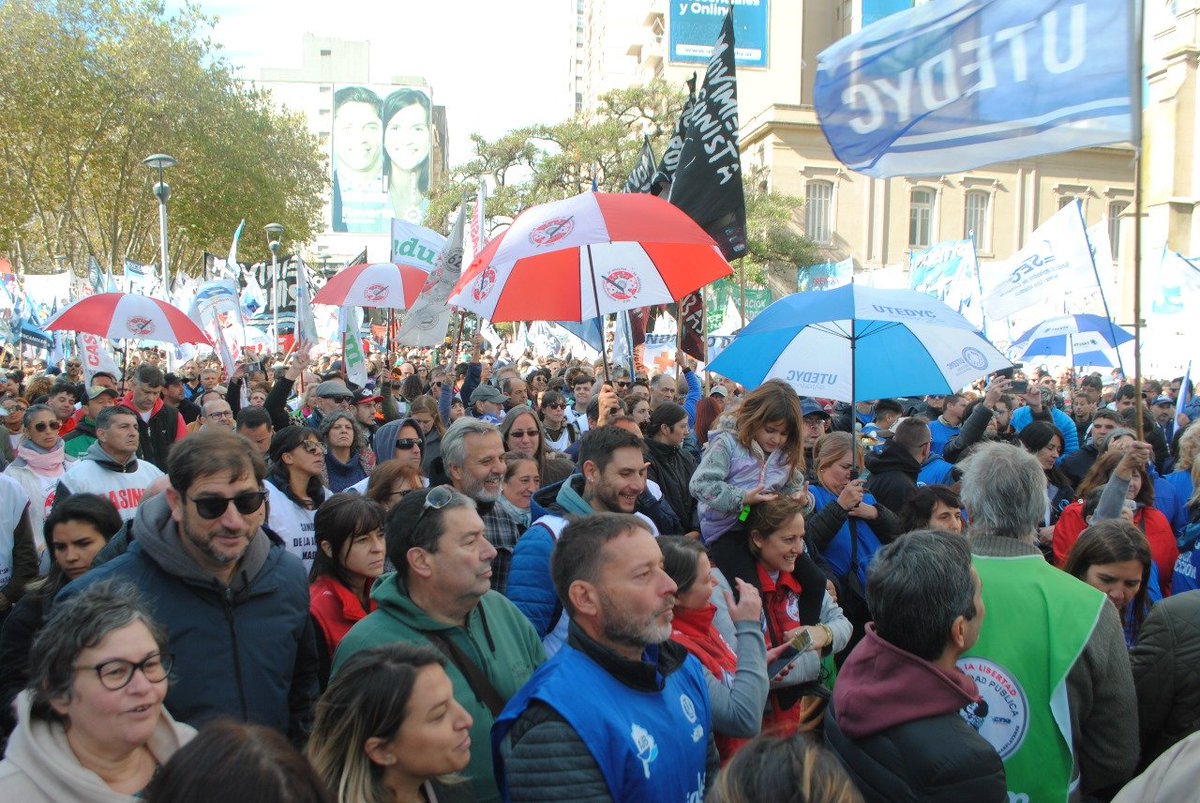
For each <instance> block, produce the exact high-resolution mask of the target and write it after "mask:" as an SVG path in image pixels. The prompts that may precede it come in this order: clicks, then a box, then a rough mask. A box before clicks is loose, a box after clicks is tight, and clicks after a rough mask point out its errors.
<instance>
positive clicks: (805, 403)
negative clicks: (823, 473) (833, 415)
mask: <svg viewBox="0 0 1200 803" xmlns="http://www.w3.org/2000/svg"><path fill="white" fill-rule="evenodd" d="M800 414H801V415H802V416H803V418H804V471H805V473H806V474H808V475H809V476H813V472H815V471H816V466H814V465H813V449H814V448H816V445H817V441H819V440H821V437H822V436H823V435H824V434H825V432H826V431H827V430H826V424H828V422H829V419H830V415H829V413H827V412H825V408H824V407H822V406H821V403H820V402H818V401H817V400H816V399H801V400H800Z"/></svg>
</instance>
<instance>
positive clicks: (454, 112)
mask: <svg viewBox="0 0 1200 803" xmlns="http://www.w3.org/2000/svg"><path fill="white" fill-rule="evenodd" d="M167 5H168V8H170V9H175V8H178V7H180V6H181V5H182V3H181V2H180V0H169V1H168V3H167ZM574 5H575V3H574V0H520V2H511V1H510V2H497V0H435V2H427V1H425V0H422V1H421V2H418V1H417V0H393V2H392V3H381V2H379V1H378V0H332V2H331V1H330V0H321V2H317V1H316V0H252V1H251V2H246V1H245V0H243V1H242V2H229V1H228V0H200V2H199V6H200V7H201V9H202V10H203V11H204V12H205V13H206V14H208V15H209V16H215V17H218V18H219V19H218V22H217V25H216V28H215V29H214V31H213V34H212V37H213V39H214V40H215V41H217V42H218V43H220V45H221V46H222V47H223V48H224V54H225V56H226V58H228V59H229V60H230V61H231V62H232V63H233V64H235V65H237V66H238V67H239V68H241V71H242V75H243V76H244V77H246V78H252V79H257V78H258V77H259V70H260V69H261V68H263V67H285V68H288V67H291V68H296V67H299V66H300V45H301V39H302V37H303V35H304V34H305V33H306V32H309V33H313V34H315V35H318V36H332V37H337V38H341V39H349V40H357V41H362V40H366V41H369V42H370V43H371V78H372V80H373V81H379V82H384V81H387V80H389V79H390V78H391V77H392V76H394V75H410V76H422V77H424V78H425V79H426V80H427V81H428V82H429V85H430V87H432V89H433V97H434V102H435V103H437V104H439V105H442V106H445V107H446V115H447V120H448V125H449V129H450V162H451V164H458V163H460V162H463V161H466V160H467V159H468V158H469V157H470V155H471V154H470V139H469V137H470V135H471V134H472V133H479V134H482V135H483V136H484V137H487V138H494V137H496V136H498V135H499V134H502V133H503V132H505V131H507V130H509V129H511V128H516V127H518V126H522V125H527V124H531V123H542V122H545V123H554V122H558V121H560V120H562V119H564V118H565V117H567V116H568V115H569V113H570V111H571V100H570V97H571V96H570V92H569V90H568V66H569V62H568V59H569V58H570V56H571V53H572V52H573V47H574V45H573V41H572V38H571V37H572V35H573V29H574V16H573V8H574Z"/></svg>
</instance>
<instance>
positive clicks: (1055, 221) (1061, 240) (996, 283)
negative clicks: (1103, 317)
mask: <svg viewBox="0 0 1200 803" xmlns="http://www.w3.org/2000/svg"><path fill="white" fill-rule="evenodd" d="M982 280H983V288H984V291H983V292H984V311H985V312H986V313H987V316H988V317H989V318H993V319H997V320H999V319H1003V318H1007V317H1009V316H1010V315H1013V314H1014V313H1017V312H1020V311H1022V310H1024V311H1026V312H1029V311H1033V310H1034V309H1036V308H1039V307H1041V308H1044V311H1045V313H1046V314H1045V315H1044V317H1049V316H1050V315H1055V314H1058V312H1060V311H1061V304H1062V297H1063V295H1064V294H1065V293H1066V292H1068V291H1078V290H1080V289H1081V288H1088V289H1096V285H1097V282H1096V265H1095V263H1094V262H1093V261H1092V246H1091V243H1090V242H1088V237H1087V230H1086V229H1085V228H1084V225H1083V210H1082V208H1081V207H1080V205H1079V201H1078V200H1074V201H1072V202H1071V203H1069V204H1067V205H1066V206H1064V207H1063V208H1062V209H1060V210H1058V212H1056V213H1055V214H1054V216H1053V217H1051V218H1050V219H1049V220H1047V221H1046V222H1045V223H1043V224H1042V225H1040V226H1038V227H1037V229H1036V230H1034V232H1033V234H1032V235H1031V236H1030V238H1029V243H1028V244H1027V245H1026V246H1025V247H1024V248H1022V249H1021V250H1020V251H1018V252H1017V253H1016V254H1014V255H1013V256H1012V258H1011V259H1009V260H1008V261H1007V262H1002V263H997V264H996V265H994V266H990V267H989V270H988V271H985V272H984V275H983V277H982ZM1056 304H1057V308H1056Z"/></svg>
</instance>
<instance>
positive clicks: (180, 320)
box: [42, 293, 211, 345]
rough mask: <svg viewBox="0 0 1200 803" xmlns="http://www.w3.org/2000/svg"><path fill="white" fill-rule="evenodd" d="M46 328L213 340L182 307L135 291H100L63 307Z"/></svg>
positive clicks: (175, 340)
mask: <svg viewBox="0 0 1200 803" xmlns="http://www.w3.org/2000/svg"><path fill="white" fill-rule="evenodd" d="M42 328H43V329H45V330H46V331H47V332H50V331H65V332H86V333H88V334H93V335H99V336H100V337H107V338H108V339H109V340H125V339H133V340H154V341H157V342H159V343H173V344H174V345H179V344H180V343H211V341H209V339H208V335H206V334H204V330H202V329H201V328H200V327H199V326H197V325H196V324H195V322H194V321H192V319H191V318H189V317H188V316H187V315H186V314H185V313H184V312H183V310H181V309H179V308H178V307H174V306H172V305H170V304H168V303H167V302H165V301H159V300H158V299H157V298H150V297H149V296H142V295H136V294H134V293H100V294H99V295H94V296H88V297H87V298H81V299H79V300H78V301H76V302H75V303H73V304H71V305H70V306H68V307H63V308H62V309H61V310H59V311H58V312H57V313H55V314H54V315H52V316H51V317H50V320H49V321H47V322H46V325H45V326H44V327H42Z"/></svg>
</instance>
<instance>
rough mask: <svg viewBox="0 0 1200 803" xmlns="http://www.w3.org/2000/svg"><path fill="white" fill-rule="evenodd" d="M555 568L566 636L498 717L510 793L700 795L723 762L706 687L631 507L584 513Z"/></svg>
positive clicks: (517, 796)
mask: <svg viewBox="0 0 1200 803" xmlns="http://www.w3.org/2000/svg"><path fill="white" fill-rule="evenodd" d="M552 572H553V575H554V587H555V590H556V591H557V592H558V596H559V599H560V600H561V601H562V605H563V608H564V609H565V610H566V611H567V614H568V615H569V616H570V619H571V622H570V627H569V635H568V641H567V645H566V646H565V647H563V648H562V649H561V650H559V652H558V653H557V654H555V656H554V657H553V658H551V659H550V660H549V661H547V662H546V663H545V664H544V665H542V667H541V668H540V669H538V671H536V672H535V673H534V674H533V677H531V678H530V679H529V682H528V683H527V684H526V685H525V687H524V688H522V689H521V691H520V692H518V693H517V695H516V696H515V697H513V698H512V699H511V700H510V701H509V702H508V705H507V706H505V708H504V711H503V713H501V715H500V716H499V717H498V718H497V720H496V725H495V727H494V728H493V730H492V743H493V745H494V746H495V749H494V753H495V755H496V761H497V764H496V779H497V781H498V782H499V783H500V791H501V794H502V795H503V797H504V799H505V800H511V801H514V803H519V802H520V801H533V800H573V801H597V802H598V801H608V800H700V799H703V797H704V793H705V791H706V790H707V789H708V787H709V786H710V784H711V781H712V779H713V778H714V777H715V776H716V771H717V764H718V759H717V750H716V746H715V744H714V742H713V734H712V726H711V710H710V704H709V698H708V688H707V683H706V681H705V679H704V670H703V668H702V667H701V666H700V663H699V662H698V661H697V660H696V659H695V658H693V657H692V656H690V655H688V654H687V651H686V650H685V649H684V648H683V647H681V646H680V645H678V644H676V643H674V642H672V641H670V640H669V639H670V636H671V619H672V617H673V615H674V613H673V608H674V604H675V592H676V590H677V589H676V586H675V582H674V581H673V580H672V579H671V578H670V576H669V575H668V574H667V573H666V572H665V571H663V557H662V551H661V550H660V549H659V547H658V544H657V542H656V541H655V539H654V536H653V534H652V533H651V532H650V530H649V529H648V527H647V525H646V524H645V522H643V521H642V520H641V519H639V518H637V517H635V516H631V515H628V514H623V513H597V514H594V515H591V516H585V517H584V518H582V519H579V520H578V521H575V522H572V523H571V524H569V525H567V527H566V529H565V530H564V531H563V534H562V537H561V538H560V539H559V540H558V543H557V544H556V545H555V547H554V557H553V563H552ZM581 690H586V693H580V691H581Z"/></svg>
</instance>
